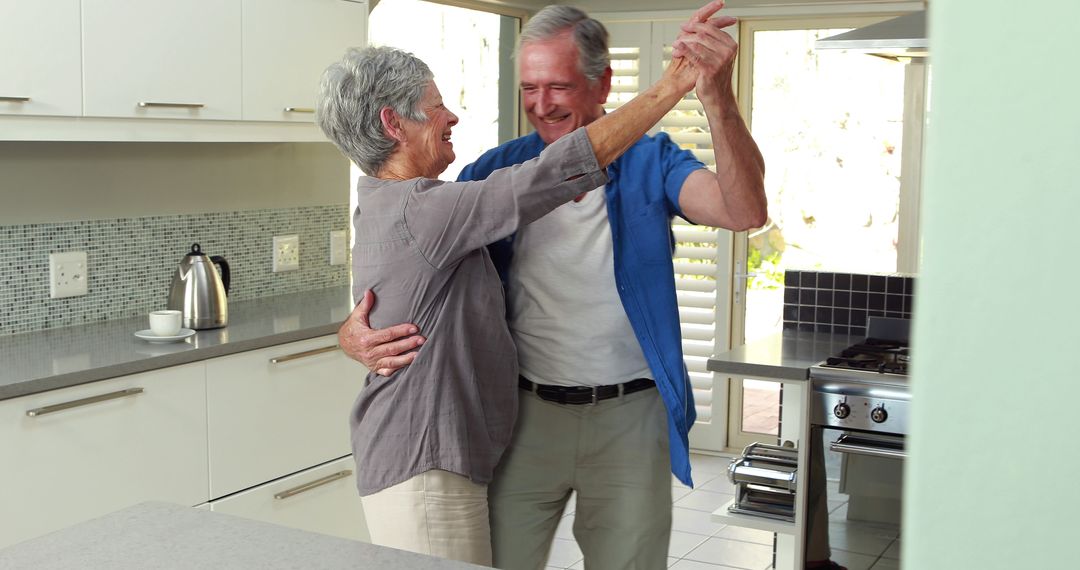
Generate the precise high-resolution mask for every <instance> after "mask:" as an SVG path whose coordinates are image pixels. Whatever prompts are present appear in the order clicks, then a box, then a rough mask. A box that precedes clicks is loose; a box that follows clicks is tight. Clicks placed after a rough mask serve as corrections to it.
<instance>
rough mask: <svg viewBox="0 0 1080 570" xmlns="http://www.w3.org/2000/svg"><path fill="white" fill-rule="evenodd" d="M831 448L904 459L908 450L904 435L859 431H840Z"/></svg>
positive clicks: (845, 451)
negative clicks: (906, 449)
mask: <svg viewBox="0 0 1080 570" xmlns="http://www.w3.org/2000/svg"><path fill="white" fill-rule="evenodd" d="M831 431H834V430H830V432H831ZM826 433H829V432H826ZM830 439H832V438H830ZM829 450H830V451H835V452H837V453H851V454H855V455H866V456H870V457H884V458H886V459H904V458H906V457H907V451H905V450H904V437H903V436H899V435H885V434H872V433H865V432H858V431H842V432H840V435H839V436H837V437H836V439H835V440H834V441H832V442H831V443H829Z"/></svg>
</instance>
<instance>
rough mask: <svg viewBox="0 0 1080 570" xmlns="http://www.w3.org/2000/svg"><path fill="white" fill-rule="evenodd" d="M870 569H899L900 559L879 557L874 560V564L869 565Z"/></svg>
mask: <svg viewBox="0 0 1080 570" xmlns="http://www.w3.org/2000/svg"><path fill="white" fill-rule="evenodd" d="M870 569H871V570H900V561H899V560H893V559H892V558H879V559H878V561H877V562H875V563H874V565H873V566H871V567H870Z"/></svg>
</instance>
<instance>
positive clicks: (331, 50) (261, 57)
mask: <svg viewBox="0 0 1080 570" xmlns="http://www.w3.org/2000/svg"><path fill="white" fill-rule="evenodd" d="M243 3H244V10H243V19H244V35H243V37H244V40H243V45H244V47H243V54H244V56H243V67H244V82H243V92H244V98H243V109H244V111H243V115H244V120H248V121H306V122H311V121H312V120H313V118H314V108H315V93H316V91H317V90H318V87H319V78H320V77H321V76H322V72H323V70H325V69H326V67H327V66H328V65H330V64H331V63H333V62H335V61H338V60H339V59H341V56H342V55H343V54H344V53H345V49H346V48H348V47H350V46H362V45H364V43H365V40H366V32H367V14H368V7H367V4H364V3H359V2H350V1H346V0H243Z"/></svg>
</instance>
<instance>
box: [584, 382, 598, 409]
mask: <svg viewBox="0 0 1080 570" xmlns="http://www.w3.org/2000/svg"><path fill="white" fill-rule="evenodd" d="M598 390H599V386H593V387H592V401H591V402H589V403H588V404H586V405H588V406H595V405H596V402H597V401H598V398H597V397H596V394H597V391H598Z"/></svg>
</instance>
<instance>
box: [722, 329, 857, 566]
mask: <svg viewBox="0 0 1080 570" xmlns="http://www.w3.org/2000/svg"><path fill="white" fill-rule="evenodd" d="M855 340H858V339H857V338H855V337H851V336H848V335H838V334H829V333H813V332H805V331H793V330H789V331H783V332H781V333H776V334H773V335H770V336H768V337H765V338H763V339H760V340H756V341H752V342H750V343H748V344H745V345H742V346H738V347H735V348H733V349H732V350H730V351H728V352H725V353H721V354H717V355H715V356H713V357H712V358H710V359H709V361H708V364H707V365H708V369H709V370H710V371H712V372H717V373H720V374H725V375H729V376H731V377H732V378H736V379H740V378H751V379H755V380H766V381H772V382H779V383H781V386H782V391H781V403H780V405H781V415H780V434H779V440H780V442H784V443H786V442H791V443H792V444H794V445H795V446H797V447H798V449H799V460H798V462H799V472H800V473H804V474H805V473H807V472H808V471H809V466H808V454H807V449H808V448H809V446H808V445H807V444H808V440H807V437H808V434H809V425H808V420H809V398H808V396H809V386H807V380H808V379H809V373H810V370H809V369H810V367H811V366H813V365H815V364H817V363H819V362H821V361H822V360H824V359H825V358H826V357H828V356H830V355H833V354H835V353H837V352H839V351H840V350H842V349H844V348H846V347H848V346H850V345H851V344H852V342H854V341H855ZM763 443H776V442H775V441H771V437H766V438H765V440H764V441H763ZM804 443H806V444H804ZM806 496H807V477H805V476H800V477H799V478H798V480H797V491H796V500H795V521H794V522H785V521H777V520H773V519H768V518H763V517H757V516H753V515H744V514H732V513H729V512H728V506H729V505H730V503H728V504H725V505H723V506H721V507H720V508H719V509H717V510H716V511H714V512H713V515H712V518H713V520H714V521H716V522H719V523H723V524H727V525H732V526H739V527H746V528H754V529H758V530H765V531H768V532H775V533H776V544H775V548H776V566H775V568H776V569H777V570H792V569H796V568H802V567H803V565H804V563H803V551H804V549H805V545H804V542H803V537H804V536H805V532H804V531H803V529H804V526H805V524H806Z"/></svg>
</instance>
